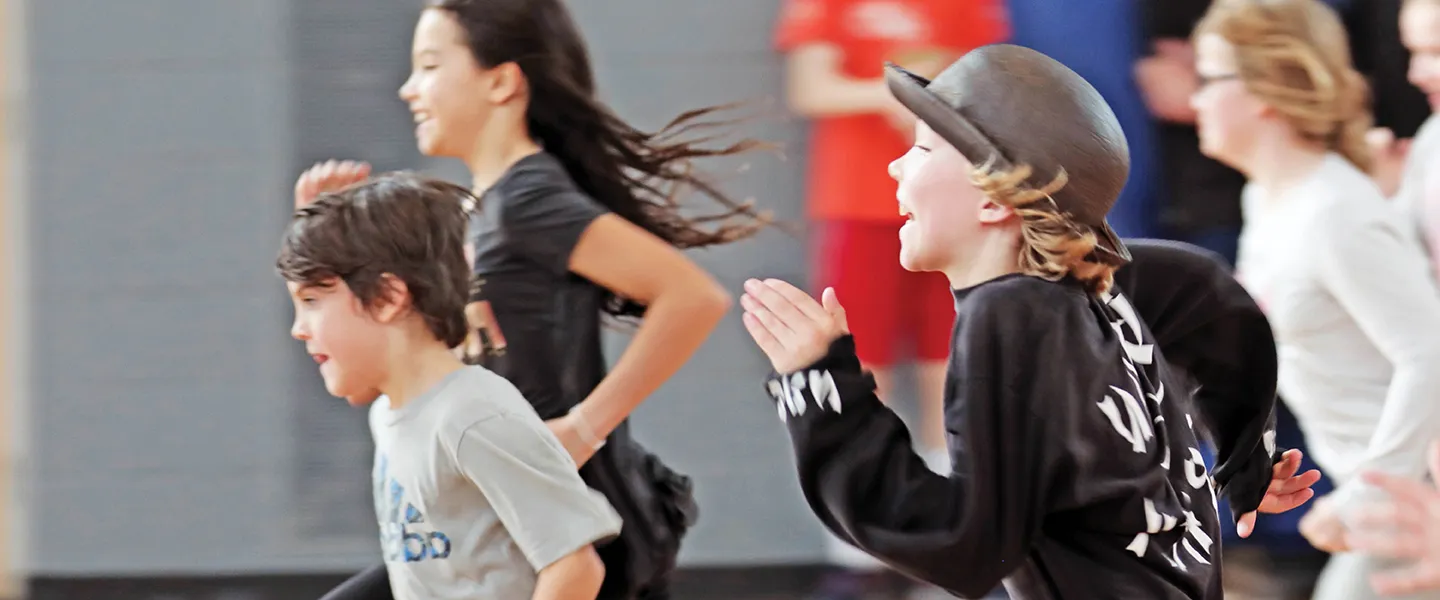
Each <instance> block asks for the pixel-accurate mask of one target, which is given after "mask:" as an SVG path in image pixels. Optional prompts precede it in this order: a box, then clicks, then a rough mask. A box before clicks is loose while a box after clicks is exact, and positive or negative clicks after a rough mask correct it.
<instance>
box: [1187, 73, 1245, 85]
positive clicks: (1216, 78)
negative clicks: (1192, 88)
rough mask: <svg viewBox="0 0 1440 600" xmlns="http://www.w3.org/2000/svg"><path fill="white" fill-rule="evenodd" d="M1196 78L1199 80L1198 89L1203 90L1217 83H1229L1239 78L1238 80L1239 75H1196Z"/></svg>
mask: <svg viewBox="0 0 1440 600" xmlns="http://www.w3.org/2000/svg"><path fill="white" fill-rule="evenodd" d="M1196 78H1197V79H1199V82H1200V87H1201V88H1205V87H1207V86H1209V85H1210V84H1212V83H1219V82H1221V81H1230V80H1232V79H1239V78H1240V75H1239V74H1238V73H1227V74H1224V75H1197V76H1196Z"/></svg>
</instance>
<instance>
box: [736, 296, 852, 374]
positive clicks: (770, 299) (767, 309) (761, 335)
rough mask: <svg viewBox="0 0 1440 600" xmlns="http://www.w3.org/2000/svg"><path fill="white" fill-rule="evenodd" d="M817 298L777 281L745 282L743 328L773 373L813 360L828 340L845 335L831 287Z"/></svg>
mask: <svg viewBox="0 0 1440 600" xmlns="http://www.w3.org/2000/svg"><path fill="white" fill-rule="evenodd" d="M820 298H821V301H820V302H816V301H815V299H814V298H811V297H810V295H809V294H806V293H805V292H802V291H800V289H799V288H796V287H795V286H793V285H790V284H788V283H786V282H784V281H780V280H779V279H766V280H764V281H761V280H758V279H751V280H749V281H746V282H745V293H744V294H743V295H741V296H740V306H741V307H742V308H743V309H745V313H744V315H743V317H742V319H743V321H744V322H745V329H746V330H747V331H749V332H750V337H751V338H754V340H755V344H756V345H758V346H760V350H762V351H764V352H765V356H767V357H769V358H770V364H771V366H773V367H774V368H775V371H776V372H777V373H781V374H786V373H793V372H795V371H798V370H800V369H803V368H805V367H806V366H809V365H811V364H814V363H815V362H816V361H819V360H820V359H821V358H824V357H825V353H826V352H828V351H829V350H830V344H831V343H832V342H834V341H835V340H837V339H839V338H840V337H841V336H844V335H846V334H848V333H850V328H849V326H848V325H847V324H846V323H845V309H844V308H842V307H841V306H840V301H839V300H838V299H836V298H835V290H834V289H833V288H825V292H824V293H823V294H821V296H820Z"/></svg>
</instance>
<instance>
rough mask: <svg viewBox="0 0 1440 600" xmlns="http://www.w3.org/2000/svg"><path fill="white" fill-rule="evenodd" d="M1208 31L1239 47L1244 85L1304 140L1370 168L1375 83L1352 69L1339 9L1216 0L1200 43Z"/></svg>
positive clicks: (1309, 1) (1307, 0) (1290, 0)
mask: <svg viewBox="0 0 1440 600" xmlns="http://www.w3.org/2000/svg"><path fill="white" fill-rule="evenodd" d="M1412 1H1414V0H1412ZM1430 1H1434V0H1430ZM1207 34H1214V35H1218V36H1220V37H1221V38H1223V39H1224V40H1225V41H1227V42H1229V43H1230V45H1231V46H1233V47H1234V49H1235V61H1236V67H1237V69H1238V71H1237V73H1236V74H1237V75H1239V77H1240V80H1241V81H1242V82H1243V83H1244V84H1245V88H1246V89H1247V90H1249V92H1250V93H1251V94H1254V95H1255V97H1257V98H1259V99H1260V100H1261V101H1263V102H1265V103H1266V104H1268V105H1270V106H1271V107H1273V108H1274V109H1275V110H1276V111H1278V112H1279V113H1280V114H1281V115H1282V116H1283V117H1284V119H1285V120H1286V121H1287V122H1288V123H1289V124H1290V126H1291V127H1292V128H1294V129H1295V131H1296V133H1298V134H1299V135H1300V137H1301V138H1303V139H1305V140H1308V141H1311V142H1314V143H1316V144H1318V145H1321V146H1322V147H1324V148H1326V149H1327V150H1332V151H1334V152H1338V153H1339V154H1340V155H1342V156H1344V157H1345V159H1346V160H1348V161H1350V162H1351V163H1352V164H1354V165H1355V166H1356V167H1357V168H1359V169H1360V170H1362V171H1367V172H1368V171H1369V170H1370V167H1371V164H1372V159H1371V156H1370V149H1369V146H1368V145H1367V144H1366V143H1365V133H1366V132H1368V131H1369V130H1370V127H1371V124H1372V122H1373V121H1372V117H1371V114H1370V91H1369V86H1368V84H1366V82H1365V78H1364V77H1363V76H1361V75H1360V73H1359V72H1357V71H1356V70H1355V68H1354V67H1353V66H1352V65H1351V62H1350V42H1349V38H1348V37H1347V35H1346V33H1345V27H1344V25H1343V24H1341V22H1340V17H1339V16H1338V15H1336V14H1335V11H1334V10H1332V9H1331V8H1330V7H1329V6H1326V5H1325V4H1324V3H1322V2H1320V1H1319V0H1217V1H1216V2H1215V3H1214V4H1213V5H1211V7H1210V10H1209V11H1208V12H1207V13H1206V14H1205V17H1204V18H1203V19H1201V21H1200V23H1199V25H1197V26H1196V28H1195V33H1194V38H1195V39H1197V40H1198V39H1199V38H1200V37H1203V36H1205V35H1207Z"/></svg>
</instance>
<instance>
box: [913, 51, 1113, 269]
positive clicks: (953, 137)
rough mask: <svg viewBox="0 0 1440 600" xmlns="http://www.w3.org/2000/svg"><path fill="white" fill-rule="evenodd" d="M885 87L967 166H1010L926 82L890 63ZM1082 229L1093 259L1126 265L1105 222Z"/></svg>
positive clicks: (962, 115) (1005, 159)
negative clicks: (1091, 237)
mask: <svg viewBox="0 0 1440 600" xmlns="http://www.w3.org/2000/svg"><path fill="white" fill-rule="evenodd" d="M885 85H886V86H887V87H888V88H890V93H891V95H893V96H895V99H896V100H898V101H899V102H900V104H902V105H904V106H905V108H907V109H909V110H910V112H912V113H914V114H915V117H916V118H917V119H920V120H921V121H924V122H925V124H926V125H928V126H929V127H930V128H931V129H933V130H935V133H937V134H940V137H942V138H945V141H947V142H949V143H950V145H952V146H954V147H955V149H956V150H959V151H960V154H962V155H964V156H965V158H966V159H967V160H969V161H970V162H971V163H974V164H976V165H980V164H984V163H985V162H986V161H989V162H990V167H991V168H992V169H995V170H997V171H1004V170H1007V169H1010V168H1013V167H1014V164H1013V163H1012V162H1011V161H1010V158H1009V157H1008V156H1006V155H1005V152H1003V151H1002V150H1001V149H1000V147H999V146H998V145H996V144H995V142H994V141H993V140H991V139H990V137H989V136H987V135H985V133H984V132H983V131H981V130H980V128H979V127H977V126H976V125H975V124H974V123H972V122H970V120H969V119H967V118H966V117H965V115H964V114H962V113H961V112H960V111H959V110H958V109H957V108H955V107H954V106H951V105H950V103H948V102H946V101H945V99H943V98H941V97H940V96H938V95H936V94H935V93H934V92H932V91H930V90H929V89H928V87H929V85H930V80H929V79H926V78H924V77H921V76H919V75H916V74H914V73H911V72H910V71H907V70H905V69H904V68H902V67H900V66H899V65H896V64H894V63H886V64H885ZM1085 226H1086V227H1089V228H1090V229H1091V230H1093V231H1094V232H1095V237H1096V238H1097V242H1098V244H1097V247H1096V248H1095V254H1096V258H1098V259H1100V261H1102V262H1104V263H1106V264H1112V265H1117V266H1118V265H1123V264H1125V263H1128V262H1130V251H1129V250H1128V249H1126V248H1125V243H1124V242H1123V241H1121V240H1120V236H1118V235H1116V234H1115V230H1114V229H1112V228H1111V227H1110V223H1109V222H1108V221H1103V220H1102V221H1101V222H1100V223H1099V224H1096V225H1089V224H1086V225H1085Z"/></svg>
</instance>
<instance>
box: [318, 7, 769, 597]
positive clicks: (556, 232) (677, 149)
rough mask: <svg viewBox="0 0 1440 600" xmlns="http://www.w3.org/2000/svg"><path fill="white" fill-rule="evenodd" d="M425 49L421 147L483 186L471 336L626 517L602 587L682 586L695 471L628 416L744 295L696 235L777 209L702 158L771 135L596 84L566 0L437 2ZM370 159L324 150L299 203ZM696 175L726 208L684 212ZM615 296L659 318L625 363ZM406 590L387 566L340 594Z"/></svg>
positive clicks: (411, 95)
mask: <svg viewBox="0 0 1440 600" xmlns="http://www.w3.org/2000/svg"><path fill="white" fill-rule="evenodd" d="M412 58H413V71H412V73H411V75H410V78H409V79H408V80H407V81H406V82H405V84H404V86H403V87H401V89H400V97H401V99H402V100H404V101H405V103H406V104H407V105H408V106H409V108H410V111H411V112H412V113H413V114H414V115H415V124H416V129H415V135H416V139H417V142H418V144H419V148H420V151H421V152H422V153H424V154H426V155H428V156H444V157H452V158H458V159H460V160H462V161H464V162H465V164H466V166H467V167H468V168H469V170H470V172H471V174H472V176H473V179H474V180H473V190H474V192H475V194H476V196H477V197H478V198H479V202H478V203H477V206H476V207H475V210H474V211H473V216H472V219H471V232H470V242H471V248H470V250H471V256H470V259H471V260H472V264H473V266H474V272H475V279H474V286H473V289H472V290H471V292H472V293H471V302H470V304H469V306H468V307H467V310H466V313H467V316H468V318H469V320H470V323H471V327H472V330H474V332H475V335H473V336H472V339H471V341H470V342H469V343H467V345H466V346H465V349H466V354H467V356H468V357H469V358H471V359H474V361H475V362H478V363H479V364H482V365H484V366H486V367H487V368H490V369H491V370H493V371H495V372H496V373H499V374H500V375H503V376H504V377H506V378H507V379H509V380H510V381H511V382H513V383H514V384H515V385H516V387H518V388H519V389H520V391H521V392H522V393H523V394H524V395H525V397H526V398H527V399H529V401H530V402H531V404H532V405H533V406H534V407H535V409H536V411H537V412H538V413H539V414H540V416H541V417H542V418H544V419H546V420H547V422H548V423H549V425H550V427H551V429H552V430H553V431H554V432H555V434H556V436H557V437H558V438H559V440H560V441H561V443H562V444H563V445H564V446H565V448H566V450H568V451H569V453H570V454H571V456H572V457H573V458H574V459H575V462H576V463H577V464H578V465H580V473H581V475H582V477H583V478H584V479H585V481H586V483H588V484H589V485H590V486H591V487H592V488H594V489H596V490H599V491H600V492H602V493H603V494H604V495H605V496H606V497H607V498H608V499H609V500H610V502H611V503H612V504H613V505H614V506H615V508H616V510H617V511H618V512H619V513H620V514H621V516H622V517H623V518H624V523H625V525H624V528H623V531H622V532H621V534H620V537H619V539H618V540H616V541H615V542H612V543H610V544H607V545H604V546H602V547H600V548H599V553H600V555H601V558H602V559H603V560H604V562H605V567H606V577H605V584H604V587H603V588H602V590H601V592H600V596H599V597H600V598H615V599H619V598H627V599H628V598H643V599H654V598H667V597H669V593H668V581H669V575H670V573H671V571H673V569H674V568H675V562H676V555H677V554H678V551H679V546H680V539H681V537H682V536H683V534H684V533H685V531H686V529H687V528H688V527H689V526H690V525H691V524H692V523H693V520H694V518H695V506H694V499H693V497H692V494H691V490H690V484H689V480H688V479H687V478H686V477H684V476H682V475H679V474H676V473H675V472H673V471H671V470H670V469H669V468H667V467H666V466H665V465H663V464H662V463H661V462H660V461H659V460H658V459H657V458H656V457H655V456H654V455H652V454H650V453H649V452H647V451H646V450H645V449H644V448H642V447H641V446H640V445H639V444H637V443H636V442H635V441H634V439H632V437H631V435H630V432H629V431H628V428H627V427H626V424H625V423H626V418H627V417H629V415H630V413H631V412H632V411H633V410H635V408H636V407H637V406H639V404H640V403H641V402H642V401H644V400H645V398H647V397H649V396H650V395H651V394H653V393H654V392H655V391H656V390H657V389H659V387H660V386H661V384H663V383H664V382H665V381H666V380H667V379H669V378H670V377H671V376H672V375H674V374H675V372H676V371H677V370H679V368H680V366H681V365H683V364H684V363H685V361H686V360H687V359H688V358H689V357H690V356H691V354H693V353H694V352H695V351H696V349H697V348H699V346H700V344H701V343H702V342H703V341H704V340H705V338H706V337H707V336H708V335H709V333H710V331H711V330H712V329H713V328H714V327H715V326H716V325H717V324H718V323H719V321H720V319H721V318H722V316H723V315H724V314H725V313H726V311H727V310H728V309H729V306H730V303H731V297H730V296H729V295H728V294H727V292H726V291H725V290H724V289H722V288H721V287H720V286H719V285H718V284H717V283H716V282H715V280H714V279H713V278H711V276H710V275H709V274H707V273H706V272H705V271H704V270H702V269H701V268H700V267H698V266H697V265H695V264H694V263H693V262H691V261H690V260H688V259H687V258H686V257H685V256H684V255H683V254H682V253H681V250H684V249H688V248H697V247H704V246H710V245H715V244H720V243H725V242H730V241H734V240H738V239H741V238H744V237H747V236H748V235H750V234H751V233H753V232H755V231H756V230H757V229H758V228H759V227H761V226H763V225H764V221H765V219H764V218H762V217H758V216H757V215H755V214H754V213H753V212H752V211H751V210H750V209H749V207H748V206H746V205H743V204H741V203H737V202H735V201H733V200H731V199H730V198H729V197H727V196H726V195H725V194H724V193H723V192H721V191H719V190H718V189H716V188H715V187H713V186H711V185H710V184H708V183H706V181H705V180H704V179H703V178H701V177H700V176H699V175H697V174H696V173H695V172H694V171H693V170H692V167H691V162H692V160H693V159H696V158H702V157H711V156H726V155H733V154H737V153H740V152H744V151H746V150H750V149H754V148H757V147H759V144H758V143H757V142H752V141H742V142H739V143H736V144H734V145H730V146H726V147H721V148H718V149H709V148H703V147H701V146H700V145H698V142H696V143H692V142H689V141H685V140H684V139H681V137H682V136H687V135H695V134H700V135H703V136H706V137H705V138H704V139H705V140H711V139H714V137H713V135H714V134H715V133H716V131H717V128H718V127H720V126H722V125H724V124H725V123H723V122H715V121H709V120H706V118H707V117H708V116H709V115H711V114H712V113H713V112H714V111H715V110H717V109H713V108H709V109H701V110H696V111H691V112H688V113H685V114H683V115H681V116H680V117H678V118H676V119H675V120H674V121H673V122H672V123H670V124H669V125H668V126H666V127H665V128H663V129H662V130H661V131H659V132H658V133H647V132H644V131H641V130H639V129H637V128H635V127H633V126H631V125H629V124H627V123H626V122H625V121H624V120H622V119H621V118H620V117H618V116H616V115H615V113H613V112H612V111H611V110H610V109H609V108H608V107H606V106H605V105H604V104H603V103H601V102H600V100H598V99H597V98H596V91H595V78H594V74H593V72H592V70H591V65H590V59H589V56H588V53H587V51H586V48H585V44H584V41H583V40H582V38H581V36H580V33H579V31H578V30H577V29H576V27H575V24H574V22H573V21H572V19H571V17H570V15H569V13H568V12H567V10H566V9H565V7H564V5H563V4H562V3H561V2H560V0H438V1H435V2H433V3H431V5H430V6H429V7H427V8H426V9H425V10H424V11H423V13H422V14H421V17H420V19H419V23H418V25H417V27H416V30H415V38H414V47H413V57H412ZM367 175H368V168H367V167H365V166H364V165H358V164H355V163H328V164H326V165H320V166H317V167H316V168H314V169H312V170H311V172H309V173H307V174H306V175H304V176H302V177H301V181H300V182H299V183H298V184H297V188H296V191H297V202H302V203H303V202H305V201H306V198H305V197H304V196H305V195H306V194H310V193H314V192H315V191H319V190H324V189H330V188H333V187H335V186H341V185H346V184H349V183H352V182H354V181H356V180H361V179H364V178H365V177H366V176H367ZM689 191H694V192H698V193H700V194H702V195H705V196H709V197H710V198H712V199H713V200H715V201H717V202H718V204H719V205H720V206H721V209H722V210H721V211H719V213H718V214H713V215H709V216H698V217H694V218H688V217H686V216H683V215H682V214H681V212H680V209H679V206H678V205H677V202H676V200H677V197H678V195H679V194H680V193H682V192H689ZM607 314H608V315H610V316H612V317H615V318H620V319H626V320H638V321H639V327H638V329H636V331H635V335H634V338H633V340H632V341H631V343H630V345H629V348H628V349H627V350H626V352H625V353H624V354H623V355H622V356H621V357H620V360H619V361H618V362H617V363H616V364H615V367H614V369H613V371H610V372H609V373H608V375H607V372H606V371H607V369H606V362H605V358H604V356H603V353H602V348H601V333H600V330H601V324H602V315H607ZM642 316H643V317H644V318H643V320H640V319H639V317H642ZM389 597H390V595H389V590H388V587H387V586H386V584H385V575H384V569H383V568H380V567H376V568H374V569H371V570H370V571H367V572H366V573H362V574H361V575H360V576H357V577H356V578H355V579H352V580H351V581H350V582H347V583H346V584H345V585H342V586H341V587H340V588H338V589H337V590H335V591H334V592H332V593H331V595H330V596H328V597H327V598H335V599H339V598H347V599H348V598H389Z"/></svg>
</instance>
